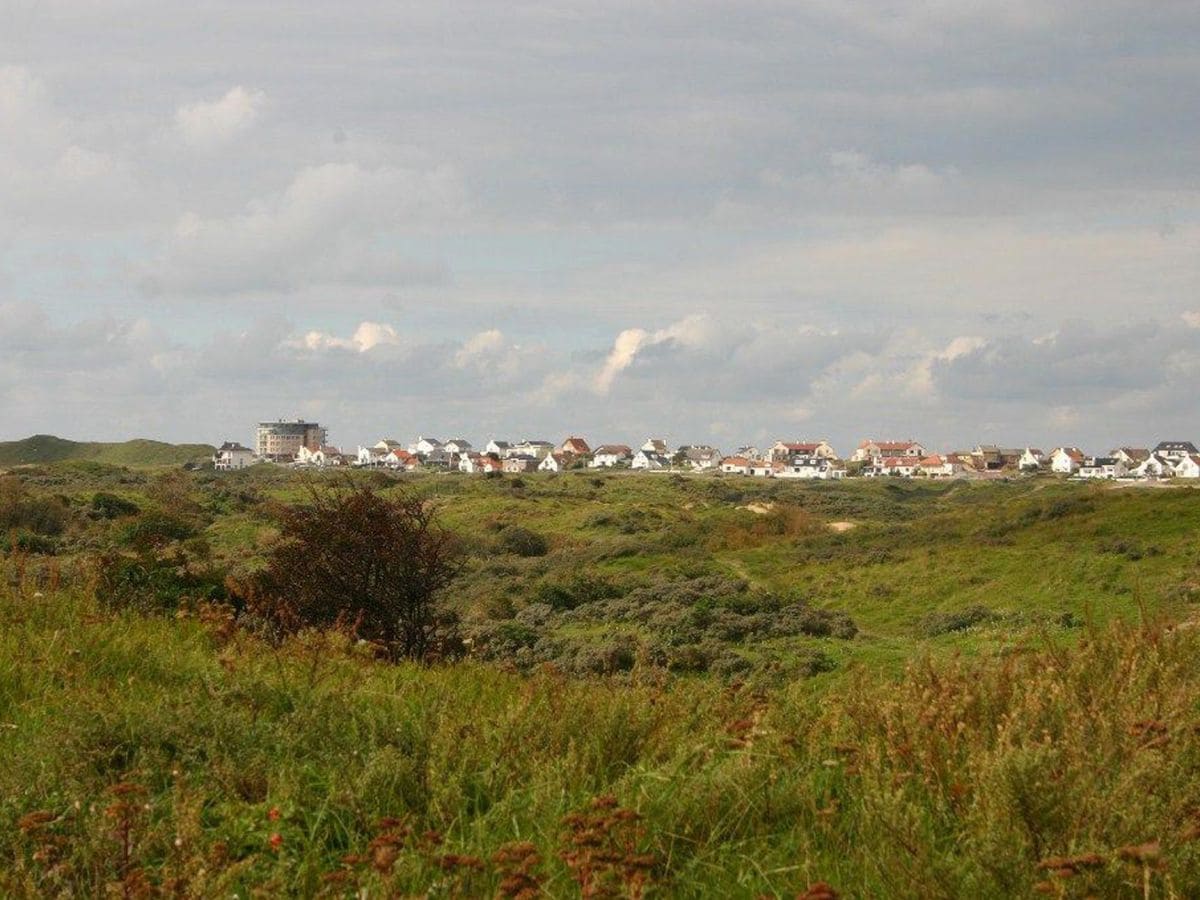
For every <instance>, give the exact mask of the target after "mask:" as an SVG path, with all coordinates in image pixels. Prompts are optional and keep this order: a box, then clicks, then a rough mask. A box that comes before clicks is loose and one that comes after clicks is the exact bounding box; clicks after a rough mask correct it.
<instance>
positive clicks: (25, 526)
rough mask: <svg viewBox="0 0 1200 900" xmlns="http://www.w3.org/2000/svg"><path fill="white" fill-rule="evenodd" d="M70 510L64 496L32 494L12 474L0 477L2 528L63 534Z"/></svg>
mask: <svg viewBox="0 0 1200 900" xmlns="http://www.w3.org/2000/svg"><path fill="white" fill-rule="evenodd" d="M70 518H71V511H70V509H69V508H68V507H67V504H66V501H64V500H63V499H62V498H61V497H47V496H41V495H36V494H31V493H30V492H29V491H28V490H27V489H26V487H25V485H24V484H22V483H21V480H20V479H18V478H15V477H13V476H11V475H10V476H5V477H2V478H0V531H10V530H12V529H14V528H16V529H20V530H23V531H28V532H31V533H33V534H40V535H56V534H61V533H62V531H63V529H64V528H66V525H67V522H68V521H69V520H70Z"/></svg>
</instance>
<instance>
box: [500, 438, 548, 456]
mask: <svg viewBox="0 0 1200 900" xmlns="http://www.w3.org/2000/svg"><path fill="white" fill-rule="evenodd" d="M553 450H554V445H553V444H552V443H550V442H549V441H532V440H528V439H527V440H523V441H518V442H517V443H515V444H513V445H512V447H511V448H510V449H509V453H513V454H519V455H521V456H533V457H536V458H537V459H539V460H542V459H545V458H546V457H547V456H549V455H550V453H551V452H553Z"/></svg>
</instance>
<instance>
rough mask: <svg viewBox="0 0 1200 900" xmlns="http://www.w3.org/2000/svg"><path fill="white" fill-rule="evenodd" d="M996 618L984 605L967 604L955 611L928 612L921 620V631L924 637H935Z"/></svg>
mask: <svg viewBox="0 0 1200 900" xmlns="http://www.w3.org/2000/svg"><path fill="white" fill-rule="evenodd" d="M996 618H997V616H996V613H994V612H992V610H990V609H988V608H987V607H986V606H978V605H977V606H968V607H967V608H966V609H960V610H957V611H955V612H938V613H930V614H929V615H927V616H926V617H925V618H924V619H922V620H921V632H922V633H923V634H924V635H925V636H926V637H937V636H938V635H940V634H950V633H951V632H955V631H966V630H967V629H968V628H973V627H975V626H976V625H980V624H982V623H984V622H991V621H994V620H995V619H996Z"/></svg>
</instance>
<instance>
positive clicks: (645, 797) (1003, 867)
mask: <svg viewBox="0 0 1200 900" xmlns="http://www.w3.org/2000/svg"><path fill="white" fill-rule="evenodd" d="M7 574H12V573H11V572H10V573H7ZM6 581H7V582H8V583H11V582H12V579H11V578H9V579H6ZM33 587H34V586H33V585H30V584H28V583H26V584H24V585H18V587H16V588H10V589H7V590H6V591H5V593H4V594H3V595H0V625H2V626H3V627H2V629H0V755H2V756H3V758H4V759H5V761H6V765H5V766H4V767H3V768H2V769H0V893H3V894H4V895H6V896H14V897H39V896H47V895H80V896H98V895H101V894H103V893H104V892H105V891H106V890H115V891H116V892H117V893H118V895H120V894H121V893H122V892H125V893H128V894H129V895H131V896H136V895H138V894H137V891H140V890H142V889H143V888H146V887H149V888H153V889H155V890H165V891H168V892H173V893H175V894H176V895H181V896H215V895H219V896H231V895H233V894H237V895H239V896H248V895H250V894H252V893H254V892H258V894H260V895H272V896H281V895H286V896H316V895H325V896H349V895H353V894H354V892H355V891H356V890H359V889H364V888H365V889H368V890H369V891H370V895H374V894H376V893H382V894H388V893H392V892H394V893H399V894H403V895H407V894H426V893H428V894H429V895H433V896H441V895H446V896H453V895H455V894H460V893H468V894H482V895H487V894H492V893H495V892H496V890H497V887H498V885H499V884H500V882H501V880H502V879H503V878H504V872H503V866H498V865H497V864H495V863H493V861H492V860H493V858H494V857H495V855H496V854H497V852H498V851H500V850H501V848H504V847H506V846H509V847H511V846H512V845H513V844H514V843H517V842H530V843H531V844H532V845H533V849H534V850H535V851H536V854H537V856H538V857H539V858H540V863H538V865H537V866H536V867H534V868H532V869H530V871H531V872H532V874H533V876H534V877H535V878H536V880H537V881H538V882H539V883H540V884H541V886H542V889H543V890H544V892H545V893H546V894H548V895H550V896H572V895H578V892H579V888H578V884H577V882H576V880H574V876H575V875H577V874H578V873H577V872H573V871H572V869H570V868H569V867H568V866H567V864H566V862H565V861H564V859H563V854H564V853H568V854H569V853H570V852H571V850H572V848H573V847H575V846H576V844H575V843H573V842H574V841H575V840H576V838H577V837H578V834H579V833H580V832H579V829H581V828H585V827H591V826H590V825H588V823H589V822H590V823H593V824H594V822H595V821H606V819H604V817H603V816H600V817H599V819H597V816H598V815H599V813H605V812H606V810H607V807H604V806H603V803H604V802H605V801H602V806H601V809H600V810H599V813H598V812H597V810H596V807H595V801H596V798H598V797H599V798H606V797H611V798H612V800H611V801H607V802H615V803H616V804H617V805H618V807H619V808H620V809H624V810H628V811H631V812H632V813H635V814H636V815H637V816H638V818H637V820H636V821H630V822H629V823H628V831H627V832H625V833H622V835H623V836H621V837H620V840H619V841H618V840H617V839H616V838H613V840H614V841H615V842H616V843H617V844H619V847H620V849H621V852H620V854H618V857H619V861H618V862H617V863H613V866H614V874H613V876H612V877H613V879H614V882H613V883H615V884H618V885H620V886H622V890H628V889H629V887H630V886H631V885H633V886H637V885H642V886H645V887H647V888H648V889H649V890H650V892H651V893H654V894H656V895H671V896H701V895H704V896H714V895H716V896H730V897H739V896H744V897H755V896H760V895H764V894H765V895H767V896H791V895H794V894H797V893H799V892H802V891H804V890H806V889H807V888H808V887H809V886H810V885H812V884H814V883H815V882H819V881H825V882H828V883H829V884H831V885H833V886H834V887H835V888H836V889H837V890H838V891H839V892H841V893H842V894H843V895H845V896H889V897H958V896H973V897H1010V896H1022V895H1029V894H1030V893H1031V892H1032V891H1034V890H1035V889H1036V886H1037V885H1039V884H1041V883H1043V882H1048V883H1049V884H1050V885H1051V886H1052V889H1051V893H1052V894H1055V895H1059V896H1071V897H1074V896H1085V895H1091V896H1131V897H1132V896H1141V895H1142V890H1143V879H1148V883H1149V885H1150V891H1151V895H1152V896H1164V897H1165V896H1188V895H1194V894H1195V892H1196V890H1197V889H1198V888H1200V845H1197V844H1196V843H1195V839H1196V837H1197V835H1200V809H1198V808H1197V800H1198V798H1200V735H1198V730H1200V718H1198V714H1200V672H1198V670H1197V668H1196V666H1195V662H1194V661H1195V659H1196V656H1197V653H1198V652H1200V635H1198V634H1197V632H1196V630H1194V629H1191V628H1186V629H1176V630H1174V631H1170V630H1167V629H1165V628H1163V627H1161V626H1159V625H1149V624H1147V625H1130V624H1124V623H1122V624H1113V625H1110V626H1105V627H1099V626H1097V627H1095V628H1092V629H1088V630H1087V631H1086V633H1085V635H1084V639H1083V640H1081V641H1079V642H1077V643H1076V644H1074V645H1073V646H1071V647H1067V648H1063V647H1059V646H1057V645H1056V643H1055V642H1053V641H1047V640H1045V638H1044V637H1043V636H1042V635H1041V634H1039V632H1038V631H1037V630H1028V631H1026V632H1024V633H1022V634H1021V635H1020V636H1019V638H1017V639H1016V640H1015V641H1014V644H1013V646H1012V647H1011V648H1010V649H1009V651H1008V652H1007V653H1005V654H1002V655H996V654H982V655H980V656H979V657H978V658H976V659H965V658H957V659H949V660H934V659H932V658H928V657H926V658H918V659H915V660H913V661H911V662H910V663H909V665H908V666H907V667H906V669H905V671H904V672H903V673H902V674H900V675H899V676H896V677H894V678H893V677H886V676H880V675H879V674H878V673H871V672H869V671H868V670H866V669H860V670H858V671H856V672H854V673H851V674H850V675H848V676H847V677H846V678H844V679H842V680H841V681H839V682H836V683H834V684H832V685H829V686H827V689H826V690H824V691H814V690H812V689H811V688H810V687H809V683H807V682H794V683H791V684H788V685H786V686H784V687H782V688H780V689H778V690H776V691H773V692H771V693H769V694H760V693H755V692H753V691H750V690H748V689H745V688H743V689H741V690H738V689H736V688H733V687H729V686H726V685H724V684H722V683H720V682H719V681H717V680H715V679H711V678H697V677H690V678H678V679H675V678H666V679H664V678H663V677H662V675H661V673H659V672H652V671H635V672H633V673H632V674H631V675H630V676H629V677H626V678H624V679H619V680H615V681H614V680H612V679H578V678H567V677H565V676H563V675H562V674H560V673H556V672H554V671H552V670H543V671H540V672H538V673H536V674H534V675H532V676H521V675H517V674H514V673H504V672H502V671H498V670H496V669H495V668H492V667H488V666H483V665H479V664H474V663H466V664H461V665H456V666H449V667H439V668H433V669H421V668H418V667H412V666H386V665H381V664H379V663H376V662H373V661H371V660H368V659H366V658H363V657H362V656H360V655H359V654H357V653H356V652H355V649H354V648H353V647H348V646H344V645H342V644H340V643H339V642H337V641H336V640H334V639H331V638H323V637H321V636H317V635H310V636H307V637H306V638H304V639H300V640H296V641H294V642H292V643H290V644H288V645H285V646H284V647H282V648H271V647H268V646H266V645H263V644H260V643H258V642H256V641H255V640H254V639H252V638H250V637H249V636H247V635H246V634H244V633H240V632H236V631H234V632H230V631H228V630H226V629H225V628H223V627H222V623H221V622H220V621H219V620H217V619H214V618H209V619H207V620H206V619H205V618H204V617H197V616H189V617H187V618H184V619H179V620H173V619H168V618H161V617H142V616H137V615H134V614H131V613H125V614H114V613H111V612H107V611H105V610H104V609H102V608H101V607H99V606H98V605H97V604H96V603H95V601H94V600H92V599H91V598H90V597H89V596H87V593H86V592H85V591H81V590H78V589H59V590H58V591H54V592H49V593H45V595H44V596H36V595H35V593H36V592H35V591H33ZM128 797H133V798H134V802H132V804H130V803H128V802H127V801H126V798H128ZM572 816H583V817H584V820H583V824H581V820H580V819H579V818H576V819H573V820H572V819H569V817H572ZM588 817H592V818H590V819H589V818H588ZM385 818H388V819H393V820H396V821H395V822H393V823H392V824H391V825H388V826H386V827H385V829H384V830H383V831H382V833H381V831H380V829H379V827H378V824H377V823H378V822H379V821H380V820H381V819H385ZM401 822H402V823H403V824H399V823H401ZM572 822H573V823H574V824H572ZM610 824H611V823H610ZM618 824H619V823H618ZM612 827H613V828H615V827H617V825H613V826H612ZM621 827H625V826H624V825H622V826H621ZM430 831H432V832H436V841H434V840H433V839H432V836H431V838H423V837H420V836H421V835H424V834H425V833H426V832H430ZM591 833H592V832H588V834H591ZM605 834H608V832H605ZM381 838H382V839H383V842H382V843H380V840H381ZM373 841H374V842H375V843H374V844H373V843H372V842H373ZM126 847H127V848H128V849H127V850H126V849H125V848H126ZM372 847H373V848H374V850H372ZM380 847H384V848H389V847H390V848H392V849H391V851H389V852H385V853H383V855H382V856H379V855H378V853H377V851H379V848H380ZM1138 847H1141V848H1142V849H1140V850H1138V849H1136V848H1138ZM1122 848H1126V849H1125V850H1124V851H1122ZM1130 848H1135V849H1130ZM391 853H394V857H393V858H392V859H391V860H390V862H388V856H389V855H390V854H391ZM348 854H357V855H362V854H366V856H365V860H366V861H365V862H361V863H356V864H353V865H347V864H346V863H344V862H343V859H344V857H346V856H347V855H348ZM1084 854H1096V855H1097V860H1098V861H1089V860H1085V861H1083V862H1080V861H1079V860H1080V859H1081V858H1082V857H1083V855H1084ZM1122 855H1123V856H1125V857H1130V856H1131V855H1132V856H1135V857H1137V859H1138V860H1141V861H1135V862H1130V861H1128V860H1126V859H1123V858H1122ZM446 857H452V858H453V859H452V860H451V862H450V863H447V860H446ZM1054 857H1070V858H1075V862H1074V863H1067V862H1063V861H1062V860H1059V861H1058V863H1057V864H1055V863H1046V861H1047V860H1051V859H1052V858H1054ZM455 860H457V861H458V862H456V861H455ZM630 860H633V862H630ZM576 861H577V862H578V860H577V859H576ZM384 862H387V865H386V866H385V865H382V863H384ZM460 862H461V863H462V864H459V863H460ZM1143 862H1144V863H1145V864H1143ZM1076 863H1077V864H1078V865H1077V867H1076ZM377 864H378V865H377ZM1039 866H1041V867H1039ZM1048 867H1050V868H1052V869H1053V870H1055V871H1058V872H1060V873H1062V874H1055V871H1050V870H1049V869H1048ZM1068 871H1070V872H1071V873H1073V874H1070V875H1069V876H1068V875H1067V874H1066V873H1068ZM634 876H636V878H635V877H634ZM637 879H645V881H639V880H637ZM130 892H133V893H130Z"/></svg>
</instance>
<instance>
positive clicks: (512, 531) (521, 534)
mask: <svg viewBox="0 0 1200 900" xmlns="http://www.w3.org/2000/svg"><path fill="white" fill-rule="evenodd" d="M499 545H500V549H501V551H503V552H504V553H511V554H513V555H514V556H524V557H532V556H545V555H546V553H547V552H549V550H550V542H549V541H547V540H546V538H545V536H544V535H541V534H538V533H537V532H536V531H531V530H530V529H528V528H525V527H523V526H521V525H510V526H509V527H508V528H505V529H504V530H503V531H502V532H500V538H499Z"/></svg>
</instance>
